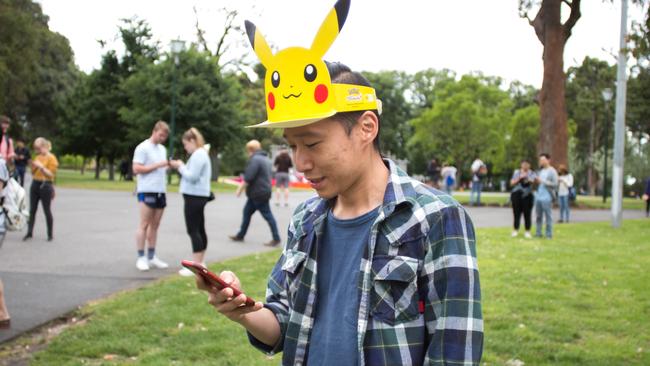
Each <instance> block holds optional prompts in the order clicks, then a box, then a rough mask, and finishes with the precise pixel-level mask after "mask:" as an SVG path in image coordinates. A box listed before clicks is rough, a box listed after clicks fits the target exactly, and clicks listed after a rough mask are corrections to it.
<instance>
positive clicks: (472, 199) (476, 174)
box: [469, 156, 485, 206]
mask: <svg viewBox="0 0 650 366" xmlns="http://www.w3.org/2000/svg"><path fill="white" fill-rule="evenodd" d="M482 169H485V164H484V163H483V161H482V160H481V159H479V157H478V156H477V157H476V159H475V160H474V162H472V166H471V170H472V192H471V193H470V195H469V204H470V205H472V206H480V205H481V191H482V190H483V177H484V174H483V172H482Z"/></svg>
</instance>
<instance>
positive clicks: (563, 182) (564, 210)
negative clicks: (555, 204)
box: [557, 164, 573, 222]
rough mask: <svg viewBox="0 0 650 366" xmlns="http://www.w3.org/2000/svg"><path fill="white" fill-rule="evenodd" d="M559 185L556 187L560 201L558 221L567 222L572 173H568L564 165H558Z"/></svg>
mask: <svg viewBox="0 0 650 366" xmlns="http://www.w3.org/2000/svg"><path fill="white" fill-rule="evenodd" d="M558 172H559V173H560V177H559V178H558V180H559V183H560V186H559V188H558V192H557V195H558V201H559V202H560V221H559V222H569V189H570V188H572V187H573V175H571V173H569V171H568V170H567V167H566V165H564V164H560V166H558Z"/></svg>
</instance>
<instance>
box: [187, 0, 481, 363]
mask: <svg viewBox="0 0 650 366" xmlns="http://www.w3.org/2000/svg"><path fill="white" fill-rule="evenodd" d="M348 6H349V2H348V1H339V2H337V4H336V5H335V6H334V9H333V10H332V11H331V12H330V14H329V15H328V18H327V19H326V21H325V24H324V25H323V26H322V27H321V30H320V31H319V33H318V35H317V38H316V40H315V41H314V44H313V45H312V48H311V50H314V49H319V50H320V51H321V52H320V53H321V54H322V53H324V50H325V51H326V50H327V47H328V46H323V45H322V44H321V43H325V44H327V45H329V44H331V42H332V41H333V39H332V38H333V37H335V36H336V34H337V33H338V30H340V29H341V26H342V25H343V24H342V21H343V20H344V19H345V16H346V15H347V10H348ZM332 22H335V23H334V24H332ZM247 31H248V34H249V38H251V41H252V43H253V45H254V48H255V50H256V53H257V54H258V56H260V58H262V62H263V64H264V65H265V66H266V67H267V69H268V68H270V67H273V66H272V65H279V63H273V62H267V61H269V60H268V59H267V57H268V56H269V55H270V54H271V52H270V49H268V46H266V47H264V46H265V42H264V43H262V42H263V38H262V37H261V34H260V33H259V31H256V30H255V28H254V26H253V25H252V24H250V23H248V24H247ZM323 32H333V33H334V34H333V36H332V34H329V35H328V34H325V35H324V34H323ZM260 48H261V49H260ZM323 48H324V50H323ZM303 50H304V49H298V50H296V49H285V50H282V51H280V52H278V54H277V55H276V56H275V57H277V58H280V60H277V61H282V59H281V56H282V55H286V56H287V57H288V56H292V59H293V60H294V62H295V63H298V64H300V63H301V62H302V61H305V60H302V59H301V56H300V55H299V54H298V55H294V54H292V51H296V53H297V51H303ZM306 51H310V50H306ZM283 52H284V54H283ZM313 60H314V59H313V58H310V59H309V60H308V61H311V62H314V61H313ZM272 61H276V60H272ZM303 67H304V69H305V72H304V74H305V76H306V77H305V79H307V81H309V79H308V78H307V76H310V75H311V74H312V73H313V72H314V71H315V70H316V72H317V73H318V74H319V75H323V76H324V78H325V80H321V82H322V84H319V83H316V84H315V85H312V84H298V83H296V82H295V80H296V79H292V77H291V74H290V73H289V72H286V71H289V70H281V71H280V72H278V73H279V74H280V75H279V77H277V78H276V77H275V76H274V75H273V74H274V73H275V72H272V70H268V71H269V72H267V79H266V87H267V88H266V92H267V95H269V94H270V93H274V94H275V95H280V96H282V97H284V96H285V95H289V94H287V92H288V93H290V94H293V95H298V94H301V95H302V94H304V95H307V96H309V97H310V98H311V96H312V95H313V96H315V97H316V98H315V99H316V101H317V102H318V103H321V104H324V105H323V106H322V109H325V110H327V111H326V112H325V115H326V116H325V117H322V115H323V114H321V112H322V110H321V109H320V108H321V107H319V106H316V105H313V104H312V103H313V99H311V100H310V99H307V98H303V99H302V100H300V99H299V97H298V98H295V99H294V97H289V98H283V99H282V100H280V98H278V100H275V101H276V102H277V104H275V103H269V101H268V99H273V98H268V99H267V113H268V116H269V120H268V121H267V122H264V123H262V124H261V126H269V127H276V126H277V127H280V128H284V136H285V138H286V139H287V141H288V142H289V144H290V146H291V148H292V151H293V160H294V164H295V166H296V169H297V170H298V171H300V172H302V173H304V175H305V176H306V177H307V178H308V179H309V180H310V182H311V184H312V187H313V188H314V190H316V192H317V193H318V197H314V198H312V199H310V200H308V201H306V202H304V203H302V204H301V205H299V206H298V207H297V208H296V210H295V212H294V215H293V218H292V222H291V224H290V226H289V237H288V240H287V244H286V246H285V248H284V251H283V253H282V256H281V257H280V259H279V260H278V263H277V264H276V265H275V267H274V268H273V270H272V272H271V276H270V279H269V283H268V288H267V298H266V303H265V304H262V303H256V304H255V306H247V307H245V306H243V303H244V297H243V296H238V297H236V298H232V295H233V293H232V290H231V289H225V290H222V291H217V290H216V289H214V288H208V287H207V286H206V284H205V283H204V282H203V281H202V280H201V279H197V284H198V286H199V287H200V288H202V289H205V290H207V291H208V292H209V300H208V301H209V302H210V303H211V304H212V305H213V306H214V307H216V308H217V310H218V311H219V312H220V313H222V314H224V315H225V316H226V317H228V318H229V319H231V320H233V321H235V322H237V323H239V324H241V325H242V326H243V327H244V328H245V329H246V330H247V331H248V334H249V338H250V340H251V342H252V344H253V345H254V346H256V347H258V348H260V349H261V350H263V351H266V352H268V353H274V352H279V351H283V359H282V363H283V364H284V365H305V364H308V365H422V364H436V365H437V364H440V365H442V364H465V365H469V364H478V362H479V361H480V358H481V352H482V342H483V322H482V316H481V303H480V286H479V278H478V269H477V264H476V254H475V239H474V228H473V226H472V223H471V220H470V219H469V216H468V215H467V213H466V212H465V210H464V209H463V208H462V207H461V206H460V205H459V204H458V203H457V202H456V201H454V200H453V199H452V198H451V197H450V196H448V195H445V194H443V193H441V192H439V191H436V190H432V189H430V188H428V187H427V186H425V185H424V184H422V183H420V182H418V181H416V180H414V179H412V178H410V177H409V176H408V175H406V173H404V172H403V171H402V170H400V169H399V168H398V167H397V166H396V164H395V163H393V162H392V161H391V160H388V159H383V158H382V156H381V154H380V152H379V124H380V123H379V110H380V108H381V105H380V103H379V102H378V101H377V99H376V97H375V95H374V94H375V92H374V90H373V89H372V88H371V87H370V86H369V83H368V82H367V80H365V78H363V76H361V74H359V73H353V72H351V71H350V69H349V68H347V67H346V66H344V65H341V64H329V65H327V66H326V65H325V64H324V63H322V61H320V62H318V63H317V64H316V63H315V64H311V63H309V64H307V66H306V67H305V66H303ZM298 76H302V75H301V74H298ZM282 77H285V78H286V79H287V80H288V81H289V83H288V85H287V86H286V89H284V90H282V89H281V88H282V86H281V82H280V83H277V82H275V81H276V80H278V79H279V80H283V79H282ZM330 78H331V82H330ZM292 81H293V82H292ZM278 84H280V85H279V86H278ZM270 85H273V88H270ZM320 85H323V88H325V89H326V90H328V91H329V92H330V93H331V94H328V95H327V96H326V97H325V98H323V95H319V94H318V90H319V88H320ZM298 87H300V88H302V89H300V90H296V89H297V88H298ZM291 88H292V89H291ZM314 88H315V89H314ZM289 90H291V91H289ZM321 90H323V89H322V88H321ZM312 91H313V92H314V94H312ZM296 93H297V94H296ZM329 96H331V98H330V97H329ZM348 96H349V98H348ZM319 97H320V98H319ZM323 99H324V100H323ZM319 100H320V102H319ZM287 106H289V107H290V108H289V107H287ZM330 108H332V109H333V112H332V110H331V109H330ZM329 113H331V114H330V115H329V116H327V114H329ZM287 117H289V118H287ZM258 126H260V125H258ZM221 276H222V277H223V278H224V279H225V280H226V281H228V282H230V283H231V284H232V285H233V286H234V287H236V288H241V283H240V282H239V280H238V279H237V277H236V276H235V274H234V273H232V272H222V273H221Z"/></svg>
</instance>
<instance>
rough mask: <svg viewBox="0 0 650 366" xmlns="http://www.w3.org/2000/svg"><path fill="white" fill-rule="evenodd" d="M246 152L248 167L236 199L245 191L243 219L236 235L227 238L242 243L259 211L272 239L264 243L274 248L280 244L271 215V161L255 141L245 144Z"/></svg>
mask: <svg viewBox="0 0 650 366" xmlns="http://www.w3.org/2000/svg"><path fill="white" fill-rule="evenodd" d="M246 151H247V152H248V156H249V159H248V165H246V170H245V171H244V179H243V180H242V183H241V185H240V186H239V188H237V197H239V196H241V193H242V191H244V189H245V190H246V197H247V198H248V199H247V200H246V205H245V206H244V217H243V219H242V223H241V228H240V229H239V232H238V233H237V234H236V235H231V236H229V238H230V240H233V241H244V236H246V232H247V231H248V225H250V222H251V217H252V216H253V214H254V213H255V211H259V212H260V213H261V214H262V217H264V220H266V222H268V224H269V227H270V228H271V234H272V235H273V239H272V240H271V241H270V242H268V243H265V244H264V245H266V246H276V245H278V244H280V234H279V233H278V225H277V224H276V222H275V218H274V217H273V213H271V206H270V201H271V194H272V190H271V174H272V168H271V159H269V157H268V154H267V153H266V151H263V150H262V145H261V144H260V142H259V141H257V140H251V141H249V142H248V143H247V144H246Z"/></svg>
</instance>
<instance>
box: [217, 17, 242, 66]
mask: <svg viewBox="0 0 650 366" xmlns="http://www.w3.org/2000/svg"><path fill="white" fill-rule="evenodd" d="M224 10H225V9H224ZM236 17H237V11H236V10H232V11H228V14H227V15H226V23H225V27H224V29H223V34H222V35H221V38H220V39H219V42H217V49H216V51H215V52H214V55H215V56H216V57H217V63H218V62H219V60H220V59H221V56H223V54H224V52H225V49H224V44H225V42H226V37H227V36H228V33H229V32H230V30H232V29H233V28H234V25H233V23H234V22H235V18H236Z"/></svg>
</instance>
